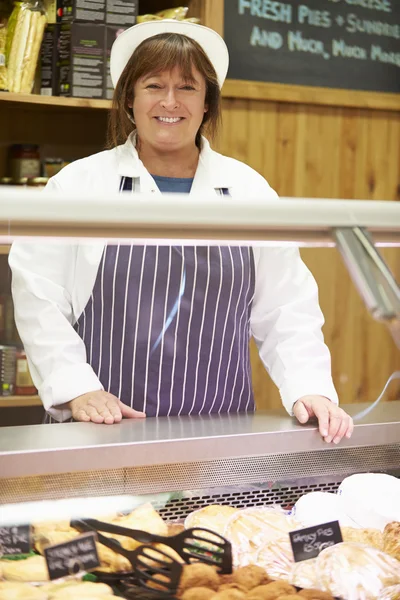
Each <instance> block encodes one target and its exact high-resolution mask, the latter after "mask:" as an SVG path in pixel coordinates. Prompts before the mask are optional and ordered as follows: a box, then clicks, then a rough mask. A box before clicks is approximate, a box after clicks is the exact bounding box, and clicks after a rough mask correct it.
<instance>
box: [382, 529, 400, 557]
mask: <svg viewBox="0 0 400 600" xmlns="http://www.w3.org/2000/svg"><path fill="white" fill-rule="evenodd" d="M383 550H384V551H385V552H387V554H390V556H394V558H397V560H400V522H398V521H393V522H392V523H388V524H387V525H386V527H385V529H384V530H383Z"/></svg>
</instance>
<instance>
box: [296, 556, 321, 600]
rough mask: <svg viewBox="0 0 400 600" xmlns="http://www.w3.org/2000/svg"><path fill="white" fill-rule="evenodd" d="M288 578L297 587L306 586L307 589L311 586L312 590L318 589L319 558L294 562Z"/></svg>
mask: <svg viewBox="0 0 400 600" xmlns="http://www.w3.org/2000/svg"><path fill="white" fill-rule="evenodd" d="M288 580H289V581H290V583H292V584H293V585H295V586H296V587H299V588H306V589H305V591H307V590H308V589H309V588H311V591H313V590H314V589H317V588H318V587H319V584H318V573H317V559H316V558H310V559H309V560H302V561H300V562H298V563H294V564H293V566H292V570H291V572H290V574H289V577H288ZM329 596H330V594H329Z"/></svg>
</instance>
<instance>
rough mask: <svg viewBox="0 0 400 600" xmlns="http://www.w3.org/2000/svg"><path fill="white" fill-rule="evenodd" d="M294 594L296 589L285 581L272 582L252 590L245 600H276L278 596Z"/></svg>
mask: <svg viewBox="0 0 400 600" xmlns="http://www.w3.org/2000/svg"><path fill="white" fill-rule="evenodd" d="M295 593H296V588H295V587H293V586H292V585H290V584H289V583H286V581H273V582H272V583H267V585H260V586H258V587H256V588H254V589H252V590H251V592H249V593H248V594H247V600H278V598H280V596H283V595H288V594H295Z"/></svg>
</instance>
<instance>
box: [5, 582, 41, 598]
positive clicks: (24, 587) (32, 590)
mask: <svg viewBox="0 0 400 600" xmlns="http://www.w3.org/2000/svg"><path fill="white" fill-rule="evenodd" d="M0 600H47V594H45V593H44V592H43V591H42V590H41V589H40V588H36V587H34V586H33V585H29V584H28V583H15V582H13V581H0Z"/></svg>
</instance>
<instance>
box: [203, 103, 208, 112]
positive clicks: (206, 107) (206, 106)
mask: <svg viewBox="0 0 400 600" xmlns="http://www.w3.org/2000/svg"><path fill="white" fill-rule="evenodd" d="M204 112H205V113H206V112H208V104H206V105H205V106H204Z"/></svg>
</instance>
